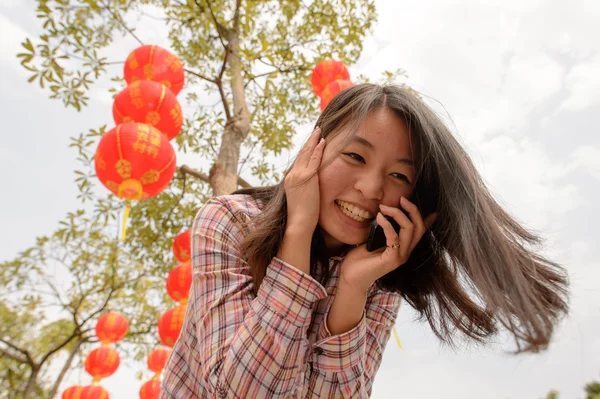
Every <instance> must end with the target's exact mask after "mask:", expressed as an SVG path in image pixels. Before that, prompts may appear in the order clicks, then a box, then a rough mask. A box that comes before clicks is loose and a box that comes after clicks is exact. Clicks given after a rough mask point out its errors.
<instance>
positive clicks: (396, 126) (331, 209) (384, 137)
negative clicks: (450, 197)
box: [319, 108, 416, 249]
mask: <svg viewBox="0 0 600 399" xmlns="http://www.w3.org/2000/svg"><path fill="white" fill-rule="evenodd" d="M350 126H352V124H350ZM351 135H353V132H352V128H351V127H348V128H346V129H345V130H343V131H341V132H340V133H339V134H338V135H337V136H336V137H334V138H331V139H330V141H328V142H327V146H326V147H325V152H324V154H323V162H327V161H328V160H330V159H331V158H332V157H336V156H337V158H335V159H334V161H333V162H332V163H331V164H330V165H328V166H327V167H325V168H324V169H323V170H321V171H320V172H319V187H320V194H321V196H320V214H319V225H320V226H321V228H322V230H323V231H324V233H325V234H324V235H325V242H326V243H327V246H328V248H330V249H335V248H338V247H341V245H342V244H349V245H357V244H361V243H364V242H365V241H367V238H368V234H369V226H370V224H371V222H372V221H373V219H374V217H375V216H376V214H377V212H379V204H384V205H388V206H394V207H397V208H399V207H400V198H401V197H403V196H404V197H406V198H410V197H411V196H412V193H413V186H414V178H415V168H416V166H415V165H416V154H414V153H413V152H412V151H411V143H410V134H409V131H408V127H407V126H406V123H405V122H404V120H403V119H402V118H400V117H399V116H397V115H396V114H395V113H394V112H393V111H391V110H389V109H387V108H380V109H378V110H375V111H373V112H371V113H370V114H369V115H368V117H367V118H366V119H365V120H364V121H363V123H362V124H361V127H360V129H359V131H358V133H357V134H356V137H355V138H354V139H353V141H352V142H350V144H348V145H347V146H346V147H345V148H343V147H342V146H343V144H344V142H345V140H347V139H348V137H349V136H351ZM340 150H341V151H340ZM338 153H340V154H339V156H338V155H337V154H338Z"/></svg>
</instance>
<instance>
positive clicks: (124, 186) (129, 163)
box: [95, 123, 176, 200]
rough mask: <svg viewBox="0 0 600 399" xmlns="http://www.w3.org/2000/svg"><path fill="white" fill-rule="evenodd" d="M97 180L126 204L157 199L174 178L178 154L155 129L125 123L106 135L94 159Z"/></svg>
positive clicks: (139, 124)
mask: <svg viewBox="0 0 600 399" xmlns="http://www.w3.org/2000/svg"><path fill="white" fill-rule="evenodd" d="M95 166H96V174H97V175H98V178H99V179H100V181H101V182H102V184H104V185H105V186H106V188H108V189H109V190H110V191H112V192H113V194H115V195H117V196H118V197H120V198H123V199H126V200H140V199H146V198H151V197H154V196H156V195H158V194H159V193H160V192H161V191H162V190H164V189H165V187H167V185H168V184H169V183H170V182H171V180H172V179H173V175H174V174H175V168H176V163H175V150H173V147H172V146H171V143H169V140H168V139H167V138H166V137H165V136H164V135H162V134H161V133H160V131H158V130H157V129H156V128H154V127H152V126H149V125H145V124H142V123H123V124H120V125H119V126H117V127H116V128H114V129H112V130H110V131H108V132H106V133H104V136H102V138H101V139H100V143H99V144H98V149H97V150H96V158H95Z"/></svg>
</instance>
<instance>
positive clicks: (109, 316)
mask: <svg viewBox="0 0 600 399" xmlns="http://www.w3.org/2000/svg"><path fill="white" fill-rule="evenodd" d="M128 329H129V323H128V322H127V319H126V318H125V317H123V315H121V314H120V313H116V312H111V313H106V314H103V315H102V316H100V318H99V319H98V323H97V324H96V336H97V337H98V339H99V340H100V342H102V343H103V344H110V343H112V342H117V341H120V340H122V339H123V338H124V337H125V335H127V330H128Z"/></svg>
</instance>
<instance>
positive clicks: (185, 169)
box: [179, 165, 252, 188]
mask: <svg viewBox="0 0 600 399" xmlns="http://www.w3.org/2000/svg"><path fill="white" fill-rule="evenodd" d="M179 169H180V170H181V172H182V173H184V174H185V173H187V174H189V175H191V176H194V177H196V178H198V179H200V180H202V181H205V182H207V183H208V176H207V175H205V174H204V173H202V172H198V171H197V170H194V169H192V168H190V167H189V166H187V165H181V166H180V167H179ZM238 186H240V187H242V188H250V187H252V185H251V184H250V183H248V182H247V181H246V180H244V179H242V178H241V177H240V176H238Z"/></svg>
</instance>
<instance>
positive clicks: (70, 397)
mask: <svg viewBox="0 0 600 399" xmlns="http://www.w3.org/2000/svg"><path fill="white" fill-rule="evenodd" d="M81 392H83V387H82V386H81V385H73V386H72V387H69V388H67V389H65V391H64V392H63V394H62V399H81Z"/></svg>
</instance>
